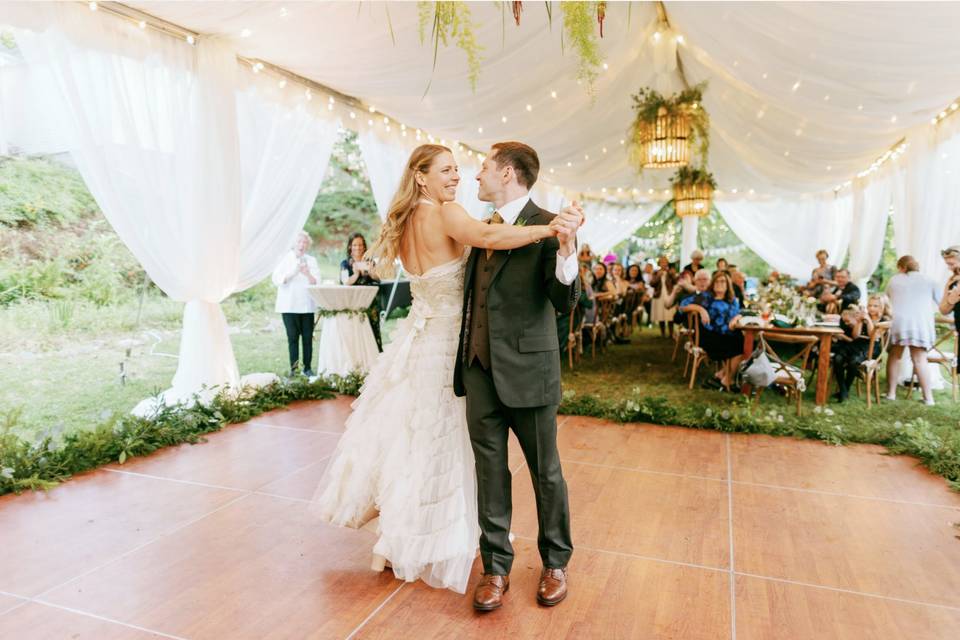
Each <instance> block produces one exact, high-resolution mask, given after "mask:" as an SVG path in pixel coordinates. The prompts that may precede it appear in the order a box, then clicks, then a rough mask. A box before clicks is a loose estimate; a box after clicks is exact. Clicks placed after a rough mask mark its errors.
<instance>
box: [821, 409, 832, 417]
mask: <svg viewBox="0 0 960 640" xmlns="http://www.w3.org/2000/svg"><path fill="white" fill-rule="evenodd" d="M823 412H824V413H825V414H827V415H828V416H832V415H833V409H830V408H827V409H824V410H823Z"/></svg>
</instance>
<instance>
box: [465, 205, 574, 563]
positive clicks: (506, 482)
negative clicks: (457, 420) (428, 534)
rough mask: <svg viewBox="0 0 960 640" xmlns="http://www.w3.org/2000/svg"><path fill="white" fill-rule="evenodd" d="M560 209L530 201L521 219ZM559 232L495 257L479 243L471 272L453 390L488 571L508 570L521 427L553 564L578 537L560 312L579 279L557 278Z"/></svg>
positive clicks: (543, 551)
mask: <svg viewBox="0 0 960 640" xmlns="http://www.w3.org/2000/svg"><path fill="white" fill-rule="evenodd" d="M553 217H554V214H552V213H549V212H547V211H545V210H543V209H541V208H540V207H538V206H537V205H535V204H534V203H533V201H530V202H528V203H527V204H526V206H525V207H524V208H523V210H522V211H521V212H520V215H519V217H518V222H519V221H520V220H523V221H524V222H523V224H527V225H534V224H537V225H542V224H548V223H549V222H550V220H551V219H552V218H553ZM558 249H559V242H558V241H557V239H556V238H548V239H546V240H544V241H542V242H539V243H536V244H531V245H527V246H526V247H522V248H520V249H513V250H512V251H495V252H493V254H492V255H491V256H490V257H489V258H488V257H487V255H486V251H485V250H483V249H474V250H473V252H472V253H471V255H470V258H469V261H468V262H467V270H466V275H465V278H464V296H463V322H462V325H461V329H460V350H459V352H458V354H457V363H456V371H455V373H454V392H455V393H456V394H457V395H458V396H464V395H466V398H467V423H468V425H469V429H470V441H471V443H472V444H473V453H474V457H475V458H476V468H477V494H478V507H479V517H480V530H481V536H480V556H481V558H482V560H483V569H484V573H487V574H493V575H508V574H509V573H510V568H511V566H512V564H513V547H512V546H511V544H510V540H509V538H508V536H509V532H510V518H511V513H512V503H511V475H510V470H509V467H508V464H507V432H508V429H511V428H512V429H513V431H514V433H515V434H516V435H517V439H518V440H519V441H520V446H521V448H522V449H523V455H524V457H525V458H526V461H527V467H528V468H529V470H530V477H531V480H532V481H533V489H534V494H535V495H536V501H537V517H538V522H539V525H540V534H539V536H538V538H537V546H538V547H539V549H540V556H541V558H542V560H543V564H544V566H545V567H549V568H562V567H566V566H567V562H568V561H569V559H570V554H571V553H572V552H573V544H572V542H571V539H570V511H569V507H568V504H567V485H566V482H564V479H563V473H562V471H561V469H560V456H559V453H558V452H557V406H558V405H559V404H560V353H559V342H558V339H557V322H556V313H555V311H561V312H564V313H568V312H570V311H571V310H572V309H573V307H574V305H575V304H576V301H577V299H578V298H579V296H580V286H579V278H574V281H573V283H572V284H571V285H569V286H568V285H564V284H562V283H561V282H560V281H559V280H557V277H556V262H557V250H558Z"/></svg>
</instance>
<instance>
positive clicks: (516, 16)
mask: <svg viewBox="0 0 960 640" xmlns="http://www.w3.org/2000/svg"><path fill="white" fill-rule="evenodd" d="M512 4H513V20H514V22H516V23H517V26H518V27H519V26H520V14H521V13H523V2H520V1H519V0H518V1H516V2H513V3H512Z"/></svg>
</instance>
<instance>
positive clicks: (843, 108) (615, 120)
mask: <svg viewBox="0 0 960 640" xmlns="http://www.w3.org/2000/svg"><path fill="white" fill-rule="evenodd" d="M130 4H131V6H134V7H137V8H139V9H142V10H144V11H146V12H149V13H151V14H154V15H157V16H159V17H162V18H164V19H167V20H170V21H171V22H174V23H177V24H180V25H183V26H185V27H188V28H190V29H193V30H196V31H198V32H200V33H205V34H217V35H221V36H225V37H231V38H235V39H236V46H237V48H238V50H239V51H240V53H241V54H243V55H246V56H250V57H254V58H262V59H265V60H268V61H270V62H272V63H275V64H278V65H280V66H282V67H285V68H287V69H290V70H292V71H294V72H296V73H298V74H300V75H302V76H305V77H307V78H310V79H312V80H315V81H317V82H320V83H322V84H325V85H327V86H329V87H332V88H334V89H336V90H338V91H341V92H343V93H346V94H349V95H354V96H358V97H360V98H363V99H364V100H366V101H367V102H368V103H369V104H373V105H375V106H376V107H377V108H378V109H380V110H382V111H383V112H384V113H388V114H390V115H392V116H393V117H395V118H397V119H399V120H400V121H401V122H405V123H406V124H407V125H410V126H413V127H422V128H425V129H429V130H430V131H431V132H433V133H435V134H436V135H438V136H441V135H442V136H446V137H447V138H448V139H456V140H460V141H462V142H466V143H469V144H470V145H472V146H474V147H475V148H481V149H482V148H486V147H487V146H488V145H489V144H490V143H492V142H495V141H497V140H501V139H504V138H522V139H523V140H525V141H528V142H529V143H530V144H532V145H533V146H534V147H535V148H537V150H538V151H539V153H540V155H541V159H542V161H543V165H544V167H545V169H547V171H545V174H544V179H545V180H546V181H548V182H551V183H553V184H558V185H562V186H563V187H565V188H568V189H572V190H577V191H583V190H596V191H599V189H600V188H601V187H607V188H616V187H630V188H633V187H637V188H639V189H641V190H642V191H643V192H644V194H645V192H646V189H648V188H651V187H652V188H656V189H662V188H663V187H664V186H666V177H667V176H668V175H669V174H668V173H666V172H656V171H648V172H646V173H645V175H644V176H643V177H642V178H637V176H636V175H635V173H634V171H633V170H632V169H630V168H629V167H628V166H627V165H626V163H625V155H624V148H623V147H622V146H621V145H620V140H621V139H623V138H624V136H625V135H626V130H627V127H628V125H629V122H630V120H631V116H632V111H631V107H630V104H631V101H630V94H631V93H634V92H636V91H637V90H638V89H639V88H640V87H642V86H646V85H654V84H658V83H657V82H656V78H655V77H654V76H655V72H656V71H657V70H658V66H659V65H658V64H655V62H657V61H656V57H657V55H658V51H657V50H656V49H657V47H662V46H665V45H664V44H663V43H664V41H665V40H666V39H665V38H659V39H657V40H656V41H655V40H654V38H653V37H652V36H653V32H654V30H655V29H656V10H655V9H656V8H655V5H654V4H653V3H649V2H642V3H641V2H635V3H632V9H628V3H609V6H608V9H607V13H608V17H607V22H606V28H605V38H604V39H603V41H602V43H601V51H602V54H603V55H604V57H605V60H606V62H607V64H608V66H609V70H608V71H606V72H605V73H603V74H601V76H600V78H599V80H598V82H597V84H596V89H597V92H596V100H595V101H594V102H593V103H592V104H591V100H590V98H589V96H588V95H587V92H586V90H585V87H584V86H578V85H577V81H576V79H575V64H576V62H575V58H574V55H573V54H572V52H571V51H570V48H569V46H568V47H567V49H566V51H563V50H562V49H561V37H560V30H561V21H560V14H559V10H555V11H554V17H553V26H552V29H551V27H550V26H549V24H548V20H547V15H546V11H545V9H544V7H543V5H541V4H540V3H526V4H525V6H524V13H523V17H522V19H521V24H520V26H519V27H517V26H515V25H514V24H513V22H512V16H506V17H505V21H504V18H503V17H502V16H501V9H500V7H499V5H498V4H495V3H487V2H475V3H470V8H471V12H472V15H473V17H474V19H475V21H476V22H477V23H478V25H479V29H478V31H477V39H478V41H479V42H480V44H481V45H482V46H483V47H484V64H483V69H482V73H481V77H480V82H479V85H478V87H477V90H476V92H475V93H474V92H472V91H471V89H470V85H469V82H468V81H467V77H466V76H467V66H466V61H465V56H464V54H463V53H462V52H461V51H459V50H458V49H455V48H443V47H441V49H440V53H439V59H438V62H437V66H436V70H435V71H434V72H433V73H432V74H431V67H432V56H433V50H432V47H430V46H424V45H422V44H421V42H420V37H419V26H418V25H419V21H418V16H417V6H416V3H412V2H409V3H383V2H364V3H361V4H358V3H354V2H324V3H316V4H314V3H289V5H284V4H283V3H275V2H244V3H238V4H235V3H212V2H132V3H130ZM499 4H503V3H499ZM556 4H557V3H554V5H556ZM666 10H667V13H668V17H669V19H670V21H671V25H672V27H673V28H674V30H675V33H676V34H680V35H682V36H683V38H684V43H683V44H681V45H679V55H680V59H681V61H682V63H683V65H684V67H685V69H686V73H687V76H688V79H689V81H690V82H691V83H693V82H698V81H700V80H709V82H710V88H709V89H708V91H707V93H706V96H705V99H704V102H705V105H706V107H707V108H708V110H709V111H710V114H711V118H712V125H713V126H712V138H713V145H712V151H711V155H710V165H711V169H712V170H713V172H714V174H715V175H716V176H717V178H718V180H719V182H720V188H721V189H723V190H730V189H733V188H738V187H739V189H740V191H741V192H743V191H745V190H746V189H747V188H754V189H755V190H756V191H757V192H758V193H763V194H774V195H796V194H799V193H822V192H827V191H829V190H830V189H832V188H833V187H834V186H835V185H837V184H838V183H842V182H844V181H846V180H848V179H850V178H852V177H853V176H854V175H855V174H856V173H857V172H858V171H861V170H863V169H865V168H866V167H868V166H870V164H871V163H872V162H873V161H874V160H875V159H876V158H877V156H879V155H880V154H881V153H882V152H883V151H884V150H885V149H887V148H888V147H889V146H890V145H892V144H893V143H894V142H896V141H897V140H898V139H900V138H901V137H903V136H904V135H905V134H906V133H907V132H908V131H909V130H910V129H911V128H912V127H914V126H917V125H921V124H926V123H928V122H929V120H930V118H931V116H933V115H935V114H936V113H937V112H939V111H940V110H941V109H943V108H944V107H945V106H946V105H949V104H950V103H951V101H952V100H953V99H955V98H956V97H957V95H960V46H958V45H957V41H956V35H955V25H956V24H958V23H960V4H956V3H930V4H926V3H914V2H902V3H897V2H894V3H866V4H864V3H789V2H786V3H772V2H771V3H753V2H751V3H746V2H744V3H740V2H722V3H710V2H668V3H666ZM628 12H629V19H628ZM245 29H246V30H249V34H248V36H247V37H241V34H245V33H247V32H245V31H244V30H245ZM391 30H392V34H393V35H392V36H391ZM674 46H676V45H674ZM431 75H432V83H431ZM428 83H431V84H430V90H429V93H427V95H426V96H425V97H421V96H422V95H423V92H424V89H425V88H426V87H427V85H428ZM661 84H662V80H661ZM668 84H669V83H668ZM679 87H680V84H679V80H678V79H677V78H676V77H675V78H674V80H673V88H679ZM551 91H556V92H557V96H558V97H557V98H556V99H554V98H552V97H551V95H550V92H551ZM528 104H529V105H530V106H531V110H530V111H527V110H526V106H527V105H528ZM504 116H506V118H507V121H506V122H505V123H504V122H502V121H501V118H502V117H504ZM481 127H482V129H483V132H482V133H479V130H480V128H481ZM604 148H606V150H607V152H606V153H604V152H603V149H604ZM587 157H589V159H585V158H587ZM568 162H569V163H571V164H572V166H570V167H568V166H567V163H568ZM549 169H554V173H552V174H550V173H549Z"/></svg>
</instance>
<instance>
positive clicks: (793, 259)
mask: <svg viewBox="0 0 960 640" xmlns="http://www.w3.org/2000/svg"><path fill="white" fill-rule="evenodd" d="M851 206H852V200H851V197H850V196H842V197H834V195H833V194H831V195H829V196H826V197H824V198H810V199H804V200H800V201H797V202H783V201H773V202H750V201H746V200H743V201H727V202H718V203H716V208H717V210H718V211H719V212H720V215H722V216H723V219H724V220H725V221H726V222H727V224H728V225H729V226H730V229H731V230H732V231H733V232H734V233H735V234H737V236H738V237H739V238H740V239H741V240H743V241H744V243H746V244H747V246H749V247H750V248H751V249H753V250H754V251H755V252H756V253H757V255H759V256H760V257H761V258H763V259H764V260H766V261H767V262H768V263H769V264H770V265H771V266H772V267H773V268H774V269H776V270H777V271H779V272H780V273H785V274H790V275H791V276H793V277H795V278H798V279H805V278H808V277H809V275H810V272H811V271H812V270H813V268H814V267H815V266H816V264H817V260H816V253H817V251H818V250H819V249H826V250H827V253H829V254H830V262H831V264H841V263H842V262H843V259H844V256H845V255H846V250H847V245H848V244H849V241H850V220H851V210H850V209H851Z"/></svg>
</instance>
